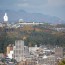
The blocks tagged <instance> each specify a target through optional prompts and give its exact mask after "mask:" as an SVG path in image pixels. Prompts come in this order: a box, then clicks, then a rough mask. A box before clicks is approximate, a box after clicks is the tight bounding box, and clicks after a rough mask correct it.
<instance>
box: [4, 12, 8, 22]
mask: <svg viewBox="0 0 65 65" xmlns="http://www.w3.org/2000/svg"><path fill="white" fill-rule="evenodd" d="M3 18H4V22H7V21H8V16H7V13H5V15H4V17H3Z"/></svg>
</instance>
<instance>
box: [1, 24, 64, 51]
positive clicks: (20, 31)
mask: <svg viewBox="0 0 65 65" xmlns="http://www.w3.org/2000/svg"><path fill="white" fill-rule="evenodd" d="M64 28H65V24H61V25H60V24H59V25H49V24H44V25H38V26H30V25H26V26H23V27H20V28H5V27H3V28H0V52H5V51H6V47H7V45H9V44H14V43H15V40H17V39H22V40H24V41H25V45H28V46H34V45H36V44H37V45H38V46H39V45H41V44H42V45H53V46H55V45H59V46H63V47H64V46H65V30H64Z"/></svg>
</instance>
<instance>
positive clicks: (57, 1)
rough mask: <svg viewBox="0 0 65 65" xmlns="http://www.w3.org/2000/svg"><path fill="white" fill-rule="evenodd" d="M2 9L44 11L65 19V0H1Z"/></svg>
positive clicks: (0, 7) (0, 6) (31, 11)
mask: <svg viewBox="0 0 65 65" xmlns="http://www.w3.org/2000/svg"><path fill="white" fill-rule="evenodd" d="M0 9H14V10H20V9H23V10H25V11H27V12H30V13H43V14H46V15H51V16H57V17H59V18H61V19H64V20H65V0H0Z"/></svg>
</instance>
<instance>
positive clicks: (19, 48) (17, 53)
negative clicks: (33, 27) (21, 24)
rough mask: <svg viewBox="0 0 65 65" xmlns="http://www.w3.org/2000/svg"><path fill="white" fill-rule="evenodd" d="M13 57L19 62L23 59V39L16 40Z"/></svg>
mask: <svg viewBox="0 0 65 65" xmlns="http://www.w3.org/2000/svg"><path fill="white" fill-rule="evenodd" d="M13 57H14V59H16V60H17V62H20V61H21V60H23V59H24V41H22V40H16V41H15V46H14V55H13Z"/></svg>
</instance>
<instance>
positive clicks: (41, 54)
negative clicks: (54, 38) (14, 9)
mask: <svg viewBox="0 0 65 65" xmlns="http://www.w3.org/2000/svg"><path fill="white" fill-rule="evenodd" d="M3 20H4V22H3V23H0V27H2V28H3V27H4V28H5V30H7V29H12V28H15V29H17V28H21V27H22V28H23V27H24V26H39V25H44V23H35V22H32V23H31V22H29V23H26V22H24V21H23V19H20V20H19V22H18V23H15V24H9V22H8V16H7V13H5V15H4V16H3ZM50 25H52V24H50ZM52 30H55V31H57V32H59V31H60V32H61V31H64V30H65V28H55V27H54V28H52ZM6 32H7V31H6ZM24 39H25V37H24ZM24 39H16V40H15V42H14V44H8V45H7V46H6V54H5V55H4V54H3V53H0V57H1V61H0V63H1V64H4V62H5V65H8V64H9V65H10V64H11V65H58V62H60V61H61V60H62V59H64V54H63V53H64V51H63V47H62V46H56V45H55V46H51V45H49V46H47V45H45V44H44V45H42V44H41V45H39V46H38V45H36V44H35V45H34V46H27V45H25V40H24Z"/></svg>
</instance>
